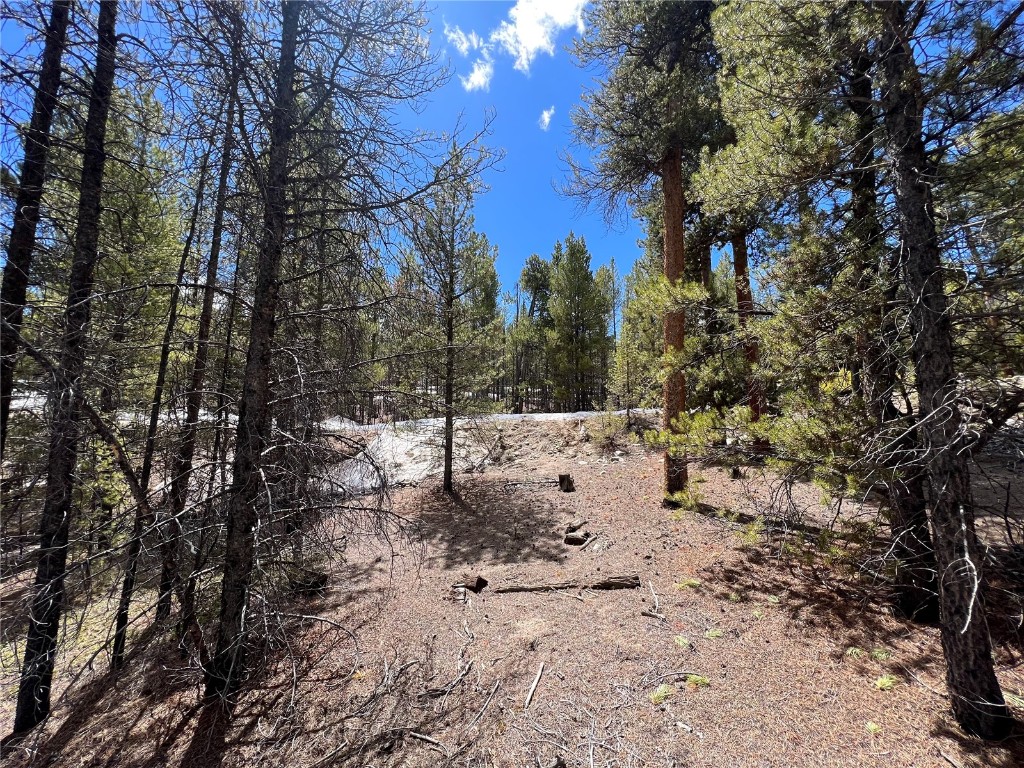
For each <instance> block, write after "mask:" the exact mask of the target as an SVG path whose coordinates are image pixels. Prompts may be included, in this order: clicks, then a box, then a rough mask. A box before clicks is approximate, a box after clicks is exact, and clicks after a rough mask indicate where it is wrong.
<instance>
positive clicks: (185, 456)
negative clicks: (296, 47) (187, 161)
mask: <svg viewBox="0 0 1024 768" xmlns="http://www.w3.org/2000/svg"><path fill="white" fill-rule="evenodd" d="M234 16H235V20H234V25H235V26H234V28H233V30H232V50H231V58H232V71H231V75H230V77H229V79H228V84H227V88H228V104H227V114H226V117H225V121H224V146H223V147H222V149H221V159H220V171H219V174H218V179H217V197H216V201H215V203H214V212H213V231H212V234H211V242H210V256H209V258H208V259H207V262H206V282H205V283H204V285H203V305H202V309H201V310H200V313H199V327H198V328H197V330H196V356H195V360H194V361H193V363H192V377H191V380H190V381H189V387H188V392H187V394H186V395H185V426H184V429H183V430H182V433H181V439H180V442H179V444H178V451H177V453H176V454H175V457H174V462H173V464H172V470H171V492H170V495H169V496H168V498H167V515H166V519H165V521H164V525H163V528H162V530H161V542H160V548H161V555H162V557H161V568H160V592H159V597H158V599H157V604H156V618H157V621H163V620H164V619H166V618H167V617H168V616H170V615H171V594H172V592H173V590H174V587H175V585H176V584H177V582H178V545H179V542H180V539H181V515H182V513H183V512H184V511H185V505H186V503H187V501H188V488H189V483H190V482H191V480H192V460H193V457H194V456H195V449H196V435H197V432H198V430H199V410H200V408H201V407H202V404H203V387H204V385H205V383H206V368H207V364H208V360H209V351H210V328H211V324H212V322H213V300H214V296H215V293H216V288H217V273H218V271H219V270H220V248H221V241H222V239H223V234H224V211H225V208H226V207H227V196H228V180H229V178H230V176H231V160H232V152H233V149H234V121H235V97H234V91H235V89H236V88H237V87H238V67H237V62H238V59H239V55H240V51H239V50H238V47H239V46H240V45H241V14H240V13H237V12H236V13H235V14H234Z"/></svg>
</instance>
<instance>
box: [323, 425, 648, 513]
mask: <svg viewBox="0 0 1024 768" xmlns="http://www.w3.org/2000/svg"><path fill="white" fill-rule="evenodd" d="M632 412H633V413H634V414H643V415H656V414H657V413H658V411H657V410H654V409H646V410H640V409H634V410H633V411H632ZM625 414H626V412H625V411H613V412H611V413H609V412H608V411H576V412H574V413H522V414H518V413H499V414H494V415H491V416H481V417H479V418H474V419H468V418H467V419H456V420H455V439H454V462H453V463H454V468H455V471H456V472H465V471H467V470H472V469H476V468H479V467H480V466H481V465H482V464H483V463H484V462H485V461H486V460H487V458H488V456H489V455H490V453H491V452H492V450H493V448H494V446H495V441H496V440H497V438H498V432H499V428H500V427H499V426H498V425H499V424H504V423H508V422H522V421H585V420H587V419H591V418H596V417H599V416H608V415H616V416H624V415H625ZM321 428H322V429H323V430H324V432H325V433H327V434H332V433H333V434H363V435H367V436H368V437H367V438H366V440H367V442H366V447H365V448H364V449H363V450H362V451H360V452H359V454H358V455H356V456H355V457H353V458H351V459H348V460H346V461H344V462H342V463H341V464H339V465H337V466H336V467H333V468H332V469H331V471H330V473H329V477H328V484H329V487H330V488H331V490H333V491H335V492H338V493H342V494H344V495H347V496H361V495H364V494H367V493H373V492H374V491H379V490H380V489H381V488H383V487H385V485H386V486H387V487H396V486H401V485H416V484H418V483H421V482H423V481H424V480H426V479H427V478H429V477H432V476H435V475H439V474H441V473H442V471H443V470H444V448H443V436H444V419H443V418H434V419H419V420H415V421H398V422H395V423H393V424H355V423H354V422H351V421H350V420H348V419H341V418H337V417H335V418H333V419H328V420H326V421H324V422H322V423H321ZM370 435H372V437H370Z"/></svg>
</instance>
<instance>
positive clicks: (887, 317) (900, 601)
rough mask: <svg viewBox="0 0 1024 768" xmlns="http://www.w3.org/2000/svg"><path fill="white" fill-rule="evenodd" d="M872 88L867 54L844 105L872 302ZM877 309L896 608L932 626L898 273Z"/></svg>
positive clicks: (866, 358)
mask: <svg viewBox="0 0 1024 768" xmlns="http://www.w3.org/2000/svg"><path fill="white" fill-rule="evenodd" d="M872 97H873V89H872V83H871V60H870V58H869V56H868V55H867V53H864V54H862V55H860V56H857V57H855V58H854V60H853V76H852V77H851V78H850V83H849V97H848V99H847V104H848V105H849V108H850V110H851V111H852V112H853V113H854V114H855V115H856V116H857V158H856V160H855V166H854V168H853V172H852V176H851V184H850V195H851V201H850V209H851V211H850V212H851V218H852V221H851V227H852V230H853V234H854V237H855V238H856V243H857V248H858V253H857V258H859V259H860V265H859V268H860V275H861V285H860V288H861V292H862V294H863V295H866V296H872V295H874V293H873V290H872V289H873V286H874V284H875V283H876V282H877V281H878V279H879V277H880V274H879V264H880V262H881V249H882V247H883V245H884V236H883V233H882V226H881V223H880V222H879V220H878V192H877V189H878V179H877V173H876V172H875V159H876V158H875V132H876V128H877V117H876V113H875V107H874V100H873V98H872ZM897 266H898V265H895V264H894V265H893V267H894V268H895V267H897ZM881 277H883V278H884V280H885V286H884V291H883V294H882V300H881V304H880V305H876V306H873V307H871V308H870V310H869V313H868V314H869V316H870V318H871V320H872V321H873V323H872V327H871V328H870V329H869V333H870V338H869V339H868V340H866V341H865V342H863V343H860V344H858V347H859V348H860V349H861V350H862V355H863V366H862V367H861V369H860V377H859V378H860V379H861V382H860V387H859V389H860V391H861V393H862V394H863V396H864V398H865V401H866V403H867V406H868V412H869V415H870V416H871V417H872V419H873V421H874V422H875V424H876V425H877V426H878V428H879V431H880V432H882V433H884V432H885V431H886V425H895V428H896V430H898V433H899V435H900V437H899V438H898V439H896V440H895V441H894V442H893V444H891V445H886V446H885V447H884V448H883V449H882V450H883V451H884V455H883V456H882V457H881V462H882V464H883V465H885V466H886V468H887V472H886V478H885V479H886V484H887V486H888V489H889V521H890V527H891V531H892V551H893V555H894V557H895V561H896V573H895V578H894V584H895V591H896V594H895V604H896V607H897V609H898V610H899V611H900V613H902V614H903V615H904V616H907V617H908V618H916V619H917V620H919V621H935V620H936V619H938V617H939V601H938V590H937V585H936V584H935V576H936V573H935V552H934V550H933V549H932V542H931V532H930V531H929V528H928V514H927V509H926V505H925V495H924V477H923V474H922V472H921V468H920V467H918V466H915V464H914V462H913V461H912V458H913V457H914V456H915V455H916V452H917V448H918V446H917V439H916V431H915V430H914V429H908V428H907V426H906V423H905V420H904V419H903V418H902V415H901V414H900V412H899V409H898V408H896V406H895V404H894V403H893V401H892V396H893V391H894V390H895V388H896V377H897V374H898V362H897V360H896V357H895V353H894V351H893V350H894V349H896V344H897V342H898V340H899V328H898V327H897V325H896V320H895V317H894V315H893V313H892V311H891V309H890V308H891V307H892V306H893V305H894V304H895V301H896V294H897V291H898V285H899V284H898V281H899V275H898V273H897V269H892V270H886V272H885V273H884V274H883V275H881Z"/></svg>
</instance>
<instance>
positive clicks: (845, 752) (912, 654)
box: [0, 419, 1024, 768]
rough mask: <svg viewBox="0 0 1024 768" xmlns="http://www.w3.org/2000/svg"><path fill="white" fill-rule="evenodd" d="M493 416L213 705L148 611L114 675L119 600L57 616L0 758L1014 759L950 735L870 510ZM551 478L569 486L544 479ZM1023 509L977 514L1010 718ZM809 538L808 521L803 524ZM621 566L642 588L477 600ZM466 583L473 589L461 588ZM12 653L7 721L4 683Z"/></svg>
mask: <svg viewBox="0 0 1024 768" xmlns="http://www.w3.org/2000/svg"><path fill="white" fill-rule="evenodd" d="M499 427H500V429H501V438H500V441H499V442H500V445H501V450H500V451H497V452H491V454H490V457H489V459H488V461H487V462H486V463H484V464H483V465H482V469H481V471H476V472H473V473H466V472H463V473H462V474H460V475H459V476H458V478H457V482H456V489H457V495H456V497H455V498H454V499H453V498H449V497H448V496H446V495H444V494H443V493H441V491H440V487H439V485H438V480H437V478H435V477H431V478H428V479H426V480H424V481H423V482H422V483H420V484H419V485H418V486H415V487H406V488H401V489H397V490H395V491H394V492H393V494H392V498H391V509H392V512H393V514H394V518H393V520H394V523H395V524H394V526H392V527H391V528H390V530H391V535H390V537H389V540H384V539H382V538H379V537H358V536H349V538H348V541H347V547H346V548H345V551H344V555H343V556H341V555H339V556H338V557H337V558H336V559H333V560H331V561H329V562H325V563H323V564H322V565H324V566H325V568H326V570H327V572H328V573H329V582H328V585H327V587H326V589H325V590H323V591H322V592H321V593H319V594H317V595H310V596H306V597H296V598H295V599H294V600H292V602H291V604H290V605H288V606H287V607H286V608H285V609H284V610H283V611H282V612H280V613H278V614H277V616H278V620H279V621H280V622H281V624H280V626H279V627H277V628H276V631H269V632H268V633H267V634H269V635H270V636H272V637H275V638H277V641H276V642H273V643H271V645H270V646H269V647H268V648H267V649H266V653H265V656H264V660H263V663H262V665H260V666H259V667H258V668H257V670H256V671H255V672H254V674H253V677H252V679H251V680H250V681H249V683H247V685H246V688H245V690H244V692H243V694H242V695H241V697H240V699H239V701H238V704H237V707H236V709H235V711H234V713H233V717H232V718H231V719H230V721H228V720H226V719H223V718H220V717H219V716H218V714H217V710H216V708H213V709H211V708H209V707H207V708H205V709H204V708H202V707H201V706H200V705H201V701H202V684H203V679H202V672H201V670H200V669H198V667H197V666H195V665H194V663H192V662H189V661H188V660H186V659H185V658H184V657H183V656H182V655H181V654H180V652H179V650H178V647H177V644H176V643H175V642H174V641H173V639H172V637H171V636H172V635H173V632H167V631H160V628H159V627H157V626H155V625H153V624H152V623H151V622H152V615H151V614H148V615H147V616H145V617H144V618H143V621H141V622H139V623H138V624H137V625H136V626H134V628H133V629H134V631H135V633H136V636H135V641H134V643H133V644H131V646H130V647H132V648H133V651H132V653H131V655H130V658H129V661H128V664H127V667H126V668H125V670H124V671H123V673H122V674H121V675H114V674H111V673H108V672H107V671H106V670H107V661H108V660H107V658H106V652H105V651H104V650H100V651H99V652H98V651H97V649H102V648H105V647H106V632H107V631H108V630H109V626H110V619H111V616H112V612H113V608H114V607H115V605H116V600H114V599H113V598H111V600H110V601H109V602H108V603H106V604H105V603H104V602H103V601H94V602H91V603H85V602H84V601H83V602H80V603H79V604H77V605H75V606H73V608H72V610H70V611H69V616H68V621H67V625H66V630H65V632H66V638H65V642H64V644H63V650H62V657H61V659H60V662H59V664H58V669H57V680H59V681H61V682H60V684H58V685H57V686H55V689H54V698H55V706H54V710H53V713H52V715H51V717H50V718H49V719H48V720H47V722H46V723H45V724H44V726H42V727H41V728H40V729H37V730H36V731H34V732H33V733H32V734H31V735H30V736H29V737H28V738H27V739H25V740H23V741H22V742H21V743H20V744H18V745H17V746H16V747H14V748H13V749H11V750H10V751H9V753H8V757H7V761H8V762H7V764H8V765H12V766H27V765H64V766H140V767H141V766H164V765H182V766H219V765H223V766H277V765H289V766H299V767H302V768H313V766H334V765H337V766H349V765H351V766H440V765H453V766H454V765H468V766H527V765H531V766H532V765H540V766H660V765H665V766H672V765H675V766H720V765H730V766H825V765H828V766H890V765H899V766H910V765H913V766H921V767H925V766H942V767H943V768H946V767H948V766H953V767H954V768H956V767H957V766H961V767H962V768H968V767H971V766H976V767H977V768H980V767H981V766H996V767H1005V768H1009V767H1010V766H1015V765H1020V764H1021V761H1022V760H1024V738H1022V736H1021V734H1020V733H1019V732H1018V733H1016V734H1015V735H1013V736H1011V737H1010V738H1009V739H1007V740H1004V741H1002V742H997V743H990V744H985V743H983V742H981V741H979V740H976V739H973V738H969V737H967V736H965V735H964V734H963V732H962V731H961V730H960V729H959V728H958V727H957V725H956V723H955V721H954V720H953V718H952V715H951V714H950V711H949V703H948V700H947V698H946V694H945V683H944V672H943V660H942V652H941V648H940V645H939V633H938V628H937V627H934V626H927V625H919V624H914V623H912V622H909V621H906V620H902V619H898V618H895V617H894V616H893V615H892V613H891V611H890V609H889V608H888V591H887V588H886V584H885V578H884V576H883V575H882V574H881V573H876V570H878V568H877V567H875V566H873V563H876V562H877V557H878V555H879V554H880V552H882V551H884V543H883V541H882V539H883V538H884V537H883V536H882V535H881V532H879V536H878V538H877V539H875V538H874V537H873V535H872V533H871V532H870V529H868V528H865V527H864V526H863V525H858V521H859V522H861V523H866V521H869V520H873V519H875V518H876V510H875V509H874V508H873V507H872V505H871V504H870V503H865V504H863V505H857V504H850V503H849V502H847V503H846V504H844V505H843V506H842V507H841V508H840V509H839V510H838V513H837V511H836V509H835V508H833V507H826V506H823V505H822V503H821V493H820V492H819V490H818V489H817V488H815V487H814V486H813V485H811V484H809V483H804V482H796V483H793V484H786V483H783V482H782V480H781V478H779V477H778V476H777V475H774V474H772V473H770V472H768V471H766V470H763V469H759V468H756V467H748V468H746V469H744V470H743V471H742V472H738V473H733V472H730V470H727V469H723V468H716V467H699V466H697V465H696V464H694V465H691V472H692V475H693V479H692V480H691V482H692V483H694V486H695V487H697V488H699V499H698V498H697V497H696V496H695V498H694V507H695V508H694V509H693V510H686V509H667V508H665V507H664V506H663V505H662V499H663V492H662V489H661V479H662V474H663V468H662V464H661V462H662V458H661V455H660V454H656V453H654V452H652V451H650V450H648V449H647V448H646V447H645V445H644V443H643V442H642V441H641V440H638V439H637V438H636V437H635V436H634V435H630V434H625V433H619V434H616V435H609V433H608V431H607V427H606V423H605V420H602V419H594V420H591V421H587V422H584V421H582V420H578V419H577V420H562V421H554V422H543V421H522V422H492V423H490V424H489V425H488V424H485V425H484V426H483V427H482V429H484V430H488V429H490V430H494V429H497V428H499ZM488 434H490V433H488ZM974 469H975V471H974V473H973V476H974V478H975V481H974V482H975V489H974V490H975V494H976V497H977V500H978V507H979V511H981V510H985V509H991V510H999V509H1001V508H1004V507H1005V508H1006V509H1011V510H1017V511H1019V510H1020V509H1021V508H1022V505H1021V503H1020V502H1021V496H1022V495H1024V483H1022V482H1021V480H1020V478H1019V474H1018V473H1016V472H1015V471H1014V467H1013V466H1012V465H1010V464H1009V463H1007V462H1006V461H1005V460H1000V459H999V457H988V458H986V459H985V460H984V461H982V462H978V463H976V465H975V468H974ZM565 473H571V474H572V477H573V480H574V485H575V491H574V492H572V493H563V492H561V491H560V490H559V487H558V485H557V482H556V478H557V476H558V475H559V474H565ZM737 475H739V477H737ZM1004 497H1005V499H1004ZM1004 501H1005V502H1006V503H1005V504H1004ZM780 511H785V514H783V516H782V517H779V516H778V515H779V513H780ZM784 518H785V520H788V521H789V523H790V524H788V525H787V523H786V522H785V520H784ZM751 519H753V520H754V522H746V523H745V522H743V521H745V520H746V521H750V520H751ZM582 521H586V522H582ZM795 521H799V524H798V525H796V526H794V525H792V523H794V522H795ZM581 522H582V525H581ZM1021 522H1022V521H1021V520H1019V519H1017V520H1014V519H1008V520H1004V519H1001V518H1000V516H999V515H998V514H996V515H990V516H986V515H985V514H984V513H982V514H980V515H979V531H980V534H981V536H982V539H983V542H984V544H985V545H986V546H987V547H988V551H989V553H990V555H991V557H990V559H992V560H993V563H998V564H1001V566H1002V567H999V565H993V564H992V563H990V564H989V565H988V571H987V572H986V577H987V579H988V580H989V584H988V588H989V589H988V604H987V609H988V619H989V624H990V631H991V633H992V637H993V644H994V647H995V653H994V657H995V664H996V670H997V674H998V676H999V680H1000V683H1001V686H1002V688H1003V690H1004V692H1005V693H1006V694H1007V698H1008V701H1009V702H1010V703H1011V704H1015V705H1016V706H1014V709H1015V710H1016V711H1017V713H1018V715H1019V713H1020V711H1021V708H1020V707H1021V705H1024V699H1022V698H1021V697H1024V668H1022V667H1021V662H1022V659H1024V633H1022V631H1021V610H1022V606H1021V598H1020V594H1021V590H1020V586H1021V584H1020V579H1021V573H1020V572H1019V570H1018V571H1017V572H1016V573H1015V572H1014V569H1013V568H1012V558H1008V557H1006V555H1007V553H1012V551H1013V547H1012V545H1013V544H1014V542H1017V543H1019V541H1020V536H1019V534H1018V533H1017V532H1018V531H1019V530H1020V528H1021ZM567 527H570V528H573V527H578V529H579V531H580V532H582V533H584V534H585V545H583V546H578V545H577V546H573V545H568V544H566V543H564V541H563V539H564V536H565V533H566V529H567ZM818 528H821V529H822V530H823V531H825V533H821V534H819V535H817V536H814V535H813V531H814V530H815V529H818ZM787 529H788V530H787ZM829 532H831V533H829ZM1018 565H1019V564H1018ZM627 575H628V576H636V577H638V579H639V583H640V586H639V588H634V589H615V590H605V589H585V588H584V589H580V588H571V587H570V588H564V589H557V590H551V591H529V592H508V593H505V592H500V591H497V590H500V589H501V588H503V587H509V586H510V585H517V584H519V585H523V584H525V585H531V584H533V585H535V584H544V583H552V582H572V583H576V584H583V585H586V584H594V583H595V582H598V581H600V580H602V579H606V578H608V577H612V576H627ZM477 577H482V578H483V579H485V580H486V582H487V583H486V585H485V586H483V588H482V589H480V591H479V592H475V591H473V589H472V588H473V587H478V586H479V584H478V583H475V580H476V578H477ZM75 578H81V576H80V575H77V576H76V577H75ZM1015 579H1016V580H1015ZM29 584H30V575H29V574H28V573H27V572H26V573H23V574H22V577H19V578H9V579H7V580H6V581H5V585H4V588H3V590H4V594H3V596H2V597H3V613H4V616H5V617H8V619H7V620H5V622H4V628H3V632H4V636H5V637H4V640H5V645H7V647H10V644H9V643H10V640H11V639H12V638H17V637H19V636H20V634H21V633H22V632H23V631H24V627H23V626H21V625H22V623H23V622H22V621H12V620H11V618H13V613H12V608H13V606H15V605H17V604H19V603H21V602H22V597H23V595H24V593H25V592H26V591H27V590H28V588H29ZM456 584H466V585H468V586H469V587H471V588H470V589H459V588H454V589H453V585H456ZM94 588H95V585H94ZM78 591H79V590H78V589H75V588H72V592H73V593H74V592H78ZM19 595H20V596H22V597H19ZM86 605H88V606H89V607H88V611H86V610H85V606H86ZM107 611H109V613H107ZM645 612H646V614H645ZM9 662H10V659H8V658H6V657H5V659H4V668H3V680H2V683H3V691H4V695H3V696H2V697H0V718H3V719H4V720H5V721H6V720H9V718H10V717H11V715H12V712H11V710H12V708H13V703H14V697H13V693H14V691H15V690H16V686H17V677H18V672H19V669H18V668H17V666H16V665H12V664H10V663H9ZM72 671H77V672H78V674H77V676H76V677H75V678H74V680H73V682H70V683H69V682H68V681H69V680H71V679H72ZM9 694H10V695H9Z"/></svg>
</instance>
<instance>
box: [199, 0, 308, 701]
mask: <svg viewBox="0 0 1024 768" xmlns="http://www.w3.org/2000/svg"><path fill="white" fill-rule="evenodd" d="M304 6H305V3H303V2H296V1H295V0H292V1H289V0H284V2H282V3H281V12H282V17H283V21H282V26H281V52H280V60H279V62H278V69H277V83H276V90H277V93H276V98H275V104H274V110H273V118H272V122H271V133H270V153H269V162H268V168H267V175H266V179H267V183H266V188H265V189H266V192H265V194H266V200H265V203H266V209H265V213H264V223H263V240H262V242H261V244H260V251H259V255H258V259H257V267H256V269H257V274H256V289H255V292H254V295H253V310H252V319H251V321H250V325H249V346H248V350H247V353H246V361H245V377H244V383H243V387H242V398H241V403H240V405H239V414H238V429H237V432H236V438H235V456H234V460H233V462H232V472H233V477H232V484H231V489H230V491H229V499H228V515H227V536H226V539H225V552H224V575H223V581H222V585H221V599H220V623H219V626H218V630H217V644H216V650H215V653H214V657H213V659H212V660H211V663H210V665H209V666H208V667H207V670H206V693H207V695H208V696H220V697H222V698H224V699H225V700H226V701H227V702H229V703H231V702H233V700H234V696H235V694H236V693H237V691H238V688H239V686H240V683H241V679H242V676H243V675H244V674H245V670H246V653H245V651H246V635H247V631H248V626H247V622H246V618H247V616H246V614H247V607H248V597H249V587H250V583H251V580H252V572H253V567H254V564H255V562H254V558H255V544H256V541H255V536H256V526H257V524H258V523H259V506H260V504H261V501H260V489H261V481H260V476H261V465H262V456H263V452H264V450H265V448H266V447H267V441H268V432H269V427H270V368H271V362H272V355H271V351H272V349H271V345H272V342H273V339H274V330H275V327H276V324H277V317H276V312H277V299H278V294H279V290H280V285H279V279H278V276H279V274H280V267H281V255H282V251H283V248H284V238H285V228H286V223H287V213H288V210H287V202H286V195H285V192H286V190H285V187H286V185H287V183H288V151H289V147H290V145H291V142H292V134H293V131H294V121H295V119H294V106H295V58H296V49H297V47H298V45H297V39H298V28H299V16H300V15H301V13H302V9H303V7H304Z"/></svg>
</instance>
